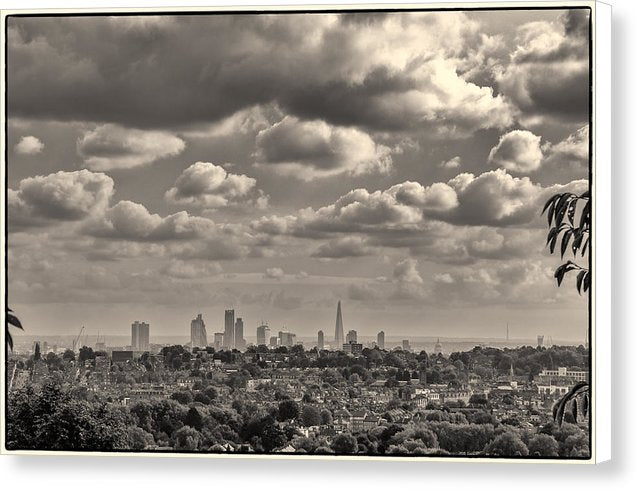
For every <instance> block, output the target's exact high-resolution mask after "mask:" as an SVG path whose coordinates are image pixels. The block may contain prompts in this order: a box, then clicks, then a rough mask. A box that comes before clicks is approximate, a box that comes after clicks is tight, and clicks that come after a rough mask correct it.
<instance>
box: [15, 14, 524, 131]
mask: <svg viewBox="0 0 637 490" xmlns="http://www.w3.org/2000/svg"><path fill="white" fill-rule="evenodd" d="M147 24H148V23H146V22H131V21H130V19H124V18H120V17H114V18H109V17H96V18H91V19H88V18H87V19H81V21H79V20H77V19H76V18H68V19H56V20H55V21H54V22H53V21H50V20H47V19H37V18H12V19H10V20H9V35H8V38H9V42H8V49H9V56H8V60H9V67H8V73H9V86H10V87H11V91H12V97H11V101H9V112H10V115H11V116H12V117H13V116H21V117H30V118H43V119H44V118H47V119H51V118H55V119H57V120H80V121H94V122H108V123H114V124H119V125H122V126H125V127H137V128H142V127H144V128H150V127H153V128H173V129H174V128H177V127H179V128H183V129H188V128H190V127H192V126H193V125H205V124H208V123H215V122H218V121H221V120H224V119H226V118H228V117H231V116H232V115H233V114H235V113H237V112H239V111H242V110H245V109H247V108H250V107H254V106H255V105H267V104H270V103H275V104H277V105H279V106H280V107H281V108H282V109H283V110H284V112H285V113H287V114H291V115H293V116H296V117H298V118H300V119H305V120H315V119H320V120H323V121H326V122H327V123H329V124H333V125H337V126H358V127H364V128H368V129H384V130H398V129H405V128H410V127H419V128H421V129H425V130H427V134H430V135H432V136H434V137H436V136H439V135H447V136H454V137H455V136H459V135H460V136H463V135H467V134H471V133H472V132H474V131H476V130H479V129H485V128H502V127H506V126H508V125H509V124H511V122H512V107H511V106H510V104H509V103H508V102H507V100H506V99H505V98H504V97H503V96H501V95H500V94H496V93H495V92H494V90H493V89H492V88H491V87H488V86H479V85H477V84H476V83H472V82H469V81H467V80H466V79H465V78H463V77H462V74H461V71H462V72H467V73H468V72H469V71H470V70H471V68H472V67H475V66H481V65H484V52H485V50H484V49H482V50H481V49H480V48H481V47H482V46H483V45H488V46H489V48H488V49H487V50H486V51H490V50H492V49H493V45H494V44H497V43H498V41H497V39H495V38H491V37H489V36H487V35H485V34H484V33H483V32H482V29H481V26H480V24H479V23H478V22H477V21H475V20H472V19H470V18H469V17H468V16H467V15H466V14H464V13H461V12H444V13H438V12H410V13H394V14H392V15H383V14H371V15H369V14H364V15H363V14H340V15H338V14H322V15H320V16H307V15H304V14H289V15H269V16H267V17H262V16H178V17H168V16H166V17H162V22H155V23H152V27H151V28H149V27H148V25H147ZM476 79H477V78H476ZM255 80H258V84H255ZM140 87H141V89H140ZM166 94H170V95H166Z"/></svg>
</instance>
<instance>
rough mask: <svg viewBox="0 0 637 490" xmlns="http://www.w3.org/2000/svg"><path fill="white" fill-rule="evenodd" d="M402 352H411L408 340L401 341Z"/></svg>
mask: <svg viewBox="0 0 637 490" xmlns="http://www.w3.org/2000/svg"><path fill="white" fill-rule="evenodd" d="M403 350H406V351H411V345H410V344H409V339H405V340H403Z"/></svg>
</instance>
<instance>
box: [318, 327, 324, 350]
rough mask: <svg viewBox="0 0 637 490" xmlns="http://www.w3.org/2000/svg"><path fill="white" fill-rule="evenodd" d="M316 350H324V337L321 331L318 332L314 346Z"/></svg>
mask: <svg viewBox="0 0 637 490" xmlns="http://www.w3.org/2000/svg"><path fill="white" fill-rule="evenodd" d="M316 346H317V347H318V350H323V349H325V335H324V334H323V330H319V331H318V342H317V344H316Z"/></svg>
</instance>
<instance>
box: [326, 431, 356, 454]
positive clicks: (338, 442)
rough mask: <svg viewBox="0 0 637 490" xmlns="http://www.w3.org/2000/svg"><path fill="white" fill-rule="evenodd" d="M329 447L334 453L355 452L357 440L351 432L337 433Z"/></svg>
mask: <svg viewBox="0 0 637 490" xmlns="http://www.w3.org/2000/svg"><path fill="white" fill-rule="evenodd" d="M331 447H332V450H333V451H334V452H335V453H336V454H355V453H356V452H357V451H358V442H357V441H356V438H355V437H354V436H353V435H351V434H339V435H338V436H336V437H335V438H334V440H333V441H332V446H331Z"/></svg>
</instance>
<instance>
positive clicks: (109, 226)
mask: <svg viewBox="0 0 637 490" xmlns="http://www.w3.org/2000/svg"><path fill="white" fill-rule="evenodd" d="M215 230H216V226H215V223H214V222H213V221H212V220H210V219H207V218H202V217H199V216H191V215H189V214H188V213H187V212H186V211H180V212H178V213H175V214H171V215H168V216H166V217H161V216H159V215H158V214H154V213H150V212H149V211H148V209H146V207H145V206H144V205H143V204H139V203H135V202H131V201H119V202H118V203H117V204H116V205H115V206H113V207H111V208H109V209H107V210H106V211H105V212H104V213H103V214H102V215H100V216H98V217H96V218H94V219H92V220H90V221H88V222H86V223H85V224H84V226H83V231H84V232H85V233H87V234H89V235H92V236H96V237H104V238H113V239H124V240H133V241H135V240H139V241H145V240H147V241H163V240H185V239H193V238H203V237H206V236H208V235H209V234H210V233H212V232H214V231H215Z"/></svg>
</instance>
